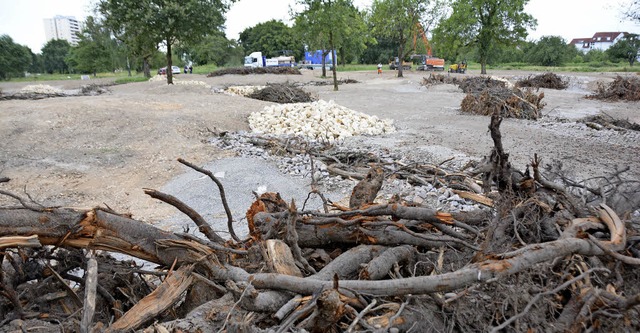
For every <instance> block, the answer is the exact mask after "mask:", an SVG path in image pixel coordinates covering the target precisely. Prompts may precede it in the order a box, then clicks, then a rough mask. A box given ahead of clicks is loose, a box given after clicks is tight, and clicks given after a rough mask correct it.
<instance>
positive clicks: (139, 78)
mask: <svg viewBox="0 0 640 333" xmlns="http://www.w3.org/2000/svg"><path fill="white" fill-rule="evenodd" d="M144 81H149V79H147V78H146V77H144V76H127V77H120V78H117V79H116V80H115V81H114V83H115V84H126V83H132V82H144Z"/></svg>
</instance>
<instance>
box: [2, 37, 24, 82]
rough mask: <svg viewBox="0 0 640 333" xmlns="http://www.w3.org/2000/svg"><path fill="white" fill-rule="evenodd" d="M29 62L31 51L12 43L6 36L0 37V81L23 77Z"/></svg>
mask: <svg viewBox="0 0 640 333" xmlns="http://www.w3.org/2000/svg"><path fill="white" fill-rule="evenodd" d="M31 62H32V57H31V49H29V48H28V47H26V46H23V45H20V44H17V43H14V41H13V39H12V38H11V37H9V36H8V35H2V36H0V79H3V80H6V79H9V78H11V77H18V76H24V72H25V71H27V69H28V68H29V67H30V66H31Z"/></svg>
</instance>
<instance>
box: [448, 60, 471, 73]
mask: <svg viewBox="0 0 640 333" xmlns="http://www.w3.org/2000/svg"><path fill="white" fill-rule="evenodd" d="M466 72H467V62H466V61H463V62H459V63H457V64H453V65H451V66H449V73H462V74H464V73H466Z"/></svg>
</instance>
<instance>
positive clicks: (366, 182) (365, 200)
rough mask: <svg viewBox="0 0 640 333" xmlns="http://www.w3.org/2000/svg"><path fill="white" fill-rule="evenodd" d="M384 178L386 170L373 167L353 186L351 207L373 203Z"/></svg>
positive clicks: (350, 199)
mask: <svg viewBox="0 0 640 333" xmlns="http://www.w3.org/2000/svg"><path fill="white" fill-rule="evenodd" d="M383 180H384V172H383V171H382V168H380V167H373V168H371V169H370V170H369V172H368V173H367V175H366V176H365V177H364V179H362V180H361V181H360V182H358V184H356V186H355V187H354V188H353V191H352V192H351V197H350V198H349V208H358V207H361V206H362V205H364V204H371V203H373V201H374V200H375V199H376V196H377V195H378V192H379V191H380V188H381V187H382V182H383Z"/></svg>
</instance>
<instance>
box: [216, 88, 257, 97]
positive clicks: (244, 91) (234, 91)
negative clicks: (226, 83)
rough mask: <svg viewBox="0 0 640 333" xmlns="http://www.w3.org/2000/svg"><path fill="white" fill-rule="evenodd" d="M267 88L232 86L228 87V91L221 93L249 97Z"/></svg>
mask: <svg viewBox="0 0 640 333" xmlns="http://www.w3.org/2000/svg"><path fill="white" fill-rule="evenodd" d="M266 87H267V86H230V87H227V89H224V90H222V91H221V92H222V93H224V94H227V95H231V96H243V97H247V96H249V95H251V94H253V93H255V92H257V91H260V90H262V89H264V88H266Z"/></svg>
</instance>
